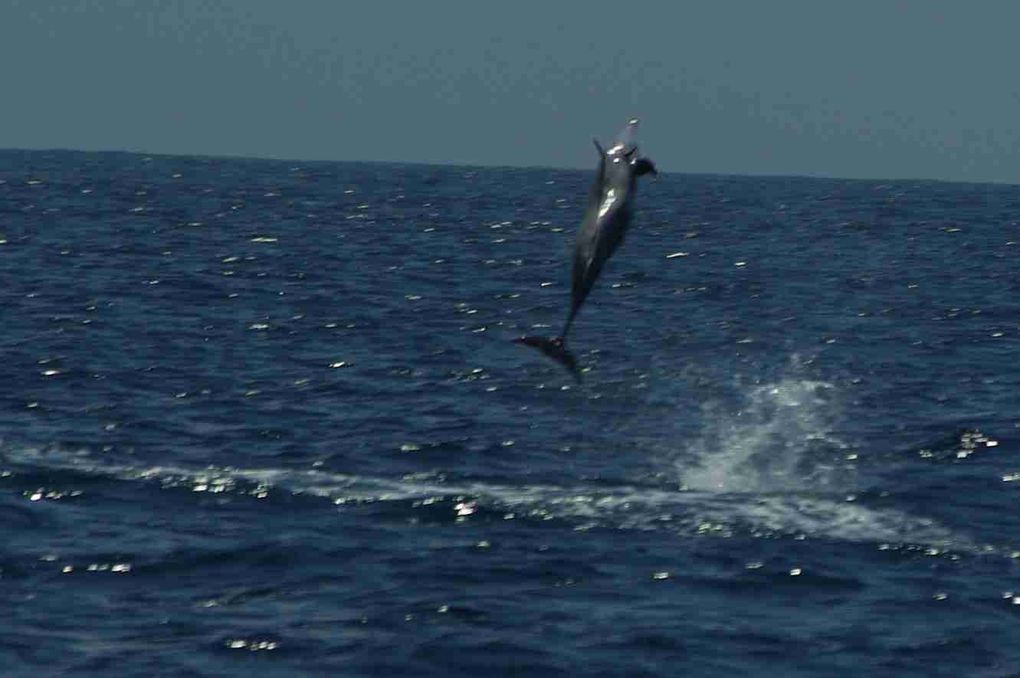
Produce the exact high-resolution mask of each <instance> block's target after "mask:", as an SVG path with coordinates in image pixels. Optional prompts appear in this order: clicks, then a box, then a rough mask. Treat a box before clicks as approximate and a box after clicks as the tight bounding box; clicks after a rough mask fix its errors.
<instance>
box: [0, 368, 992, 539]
mask: <svg viewBox="0 0 1020 678" xmlns="http://www.w3.org/2000/svg"><path fill="white" fill-rule="evenodd" d="M737 391H738V394H739V397H738V398H737V400H736V401H735V402H729V403H723V402H720V401H713V402H708V403H706V404H704V406H703V408H702V409H703V411H702V421H703V425H702V428H701V431H700V434H699V435H697V436H695V437H694V439H693V440H688V441H685V442H683V443H680V444H677V445H675V446H674V445H672V443H671V442H670V441H666V442H665V443H663V444H662V445H661V446H659V449H658V450H656V451H654V452H651V453H650V454H652V455H653V456H655V457H658V458H657V459H656V462H657V463H659V464H661V466H662V467H663V468H664V471H663V472H662V473H660V474H657V477H656V478H655V479H653V480H650V481H649V480H646V479H644V478H642V479H634V480H633V481H629V482H628V481H624V482H621V483H619V484H615V485H613V484H606V483H600V484H598V485H595V484H593V483H592V482H590V481H579V482H578V483H577V484H567V485H553V484H527V485H518V484H514V483H513V482H512V481H511V482H507V483H502V484H501V483H492V482H481V481H472V480H463V479H455V480H450V479H449V478H448V477H447V476H446V475H445V474H443V473H441V472H438V471H432V472H423V473H416V474H408V475H404V476H400V477H373V476H369V475H352V474H344V473H337V472H334V471H331V470H327V469H321V468H311V469H294V468H235V467H229V466H222V467H216V466H208V467H205V468H199V469H195V468H186V467H182V466H168V465H157V466H135V465H131V464H118V463H112V462H110V461H107V460H106V459H99V458H97V457H95V456H94V455H93V454H91V453H89V452H88V451H87V450H83V451H77V452H69V451H66V450H60V449H51V450H39V449H30V448H22V449H18V448H12V447H10V446H6V447H0V458H6V459H7V460H8V461H11V462H15V463H18V464H22V465H30V466H33V467H43V468H58V469H65V470H74V471H77V472H81V473H87V474H91V475H96V474H99V475H103V476H111V477H114V478H117V479H120V480H124V481H132V482H150V483H159V484H160V485H161V486H162V487H163V488H165V489H175V488H176V489H180V488H184V489H189V490H191V491H192V492H195V493H206V492H211V493H227V494H234V495H250V496H254V497H256V498H260V499H262V498H265V497H267V496H269V495H270V494H271V493H273V492H280V491H282V492H287V493H290V494H293V495H304V496H311V497H319V498H322V499H326V500H329V501H331V502H332V503H333V504H335V505H337V506H346V507H351V506H355V505H359V504H372V503H379V502H409V503H410V506H409V507H408V508H407V510H410V511H413V510H415V509H417V508H421V507H423V506H430V507H433V508H435V507H440V508H442V507H443V506H447V507H448V508H449V510H450V511H451V513H452V514H453V515H455V516H457V517H466V516H470V515H472V514H474V513H476V512H477V511H478V510H479V509H489V510H491V511H502V512H503V513H506V514H511V515H513V516H514V517H517V518H528V519H539V520H553V519H557V520H565V521H569V522H570V523H572V524H573V526H574V529H592V528H610V529H634V530H663V531H668V532H672V533H676V534H680V535H686V536H693V535H714V536H723V537H726V536H735V535H744V536H752V537H783V536H796V537H798V538H805V537H811V538H819V539H833V540H845V541H853V542H879V543H897V544H913V545H931V546H937V547H939V548H941V549H945V548H956V549H961V550H967V551H975V552H976V551H982V552H983V551H987V548H986V547H984V546H980V545H977V544H974V543H972V541H971V540H970V539H968V538H967V537H965V536H963V535H961V534H959V533H957V532H955V531H953V530H951V529H949V528H947V527H945V526H943V525H940V524H939V523H938V522H937V521H935V520H932V519H929V518H926V517H923V516H915V515H912V514H910V513H908V512H906V511H903V510H900V509H896V508H891V507H877V508H874V507H869V506H867V505H865V504H864V503H862V501H860V500H859V499H858V497H857V495H856V492H857V487H856V486H857V485H858V483H859V481H858V479H857V477H856V469H855V467H854V466H853V464H852V461H853V460H854V459H855V458H856V453H855V452H854V451H853V448H852V446H851V445H850V444H848V443H846V442H844V441H843V440H841V439H840V437H839V436H838V435H837V434H835V433H833V424H834V422H836V421H837V420H838V418H839V416H840V407H839V397H838V393H837V392H836V388H835V387H834V386H833V385H832V384H829V383H826V382H823V381H818V380H813V379H805V378H800V377H799V376H797V375H794V376H784V377H782V378H780V379H779V380H777V381H776V382H774V383H769V384H756V385H753V386H751V387H748V388H744V389H737ZM663 430H669V427H668V426H664V427H663Z"/></svg>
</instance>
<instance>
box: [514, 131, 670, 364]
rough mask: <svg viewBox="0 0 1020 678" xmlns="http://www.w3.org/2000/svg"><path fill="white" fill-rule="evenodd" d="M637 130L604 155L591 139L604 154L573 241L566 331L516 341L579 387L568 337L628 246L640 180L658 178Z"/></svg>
mask: <svg viewBox="0 0 1020 678" xmlns="http://www.w3.org/2000/svg"><path fill="white" fill-rule="evenodd" d="M637 125H638V121H637V119H633V120H630V121H629V122H628V123H627V125H626V126H625V127H624V128H623V131H622V132H620V134H619V136H618V137H617V138H616V141H615V142H614V143H613V145H612V146H611V147H610V148H609V150H608V151H607V150H603V148H602V145H601V144H599V141H598V139H592V142H593V143H594V144H595V150H597V151H598V154H599V165H598V169H597V170H596V173H595V180H594V181H593V182H592V184H591V189H590V191H589V193H588V206H587V208H586V209H585V213H584V219H583V220H582V221H581V226H580V228H578V229H577V237H576V239H575V241H574V266H573V271H572V274H571V285H570V312H569V313H568V314H567V322H566V324H564V326H563V331H561V332H560V334H559V335H558V336H555V337H541V336H526V337H518V338H516V339H514V340H513V341H514V343H515V344H524V345H525V346H532V347H534V348H537V349H538V350H539V351H541V352H542V353H544V354H545V355H547V356H549V357H550V358H552V359H553V360H556V361H557V362H559V363H560V364H561V365H563V366H564V367H566V368H567V369H568V370H569V371H570V372H571V373H572V374H573V375H574V378H575V379H577V380H579V381H580V378H581V374H580V371H579V370H578V367H577V359H576V358H574V356H573V354H572V353H571V352H570V351H569V350H567V333H568V332H570V327H571V325H573V323H574V317H575V316H576V315H577V312H578V311H579V310H580V309H581V305H582V304H584V300H585V299H586V298H587V297H588V293H589V292H591V289H592V287H593V286H594V285H595V281H596V280H597V279H598V277H599V274H600V273H601V272H602V266H603V265H604V264H605V263H606V260H607V259H609V257H611V256H613V253H614V252H616V250H617V248H619V247H620V244H621V243H622V242H623V236H624V234H625V233H626V232H627V228H628V227H629V226H630V220H631V216H632V213H633V203H634V193H635V188H636V185H637V178H638V177H640V176H642V175H645V174H649V173H651V174H654V175H656V176H657V175H658V171H657V170H656V168H655V164H654V163H653V162H652V161H651V160H649V159H648V158H644V157H641V156H640V155H639V154H638V149H637V141H636V137H637Z"/></svg>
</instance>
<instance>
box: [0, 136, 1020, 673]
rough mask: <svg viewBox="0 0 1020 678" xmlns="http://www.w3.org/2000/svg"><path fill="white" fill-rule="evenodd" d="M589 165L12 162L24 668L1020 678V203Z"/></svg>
mask: <svg viewBox="0 0 1020 678" xmlns="http://www.w3.org/2000/svg"><path fill="white" fill-rule="evenodd" d="M648 151H649V153H650V154H652V156H653V157H654V153H653V152H652V151H653V149H648ZM589 176H590V173H587V172H573V171H559V170H541V169H530V170H525V169H472V168H457V167H424V166H403V165H383V164H379V165H354V164H342V163H314V164H296V163H288V162H268V161H253V160H228V159H209V158H185V157H145V156H141V155H127V154H92V153H89V154H83V153H50V152H14V151H5V152H2V153H0V302H2V303H0V322H2V328H3V329H2V333H0V350H2V353H0V358H2V359H0V384H2V389H0V439H2V442H0V521H2V528H0V529H2V535H3V539H2V546H0V549H2V550H0V603H2V605H3V610H4V614H3V615H2V620H0V666H2V667H3V670H2V671H0V673H2V674H3V675H4V676H41V675H57V674H59V675H105V676H109V675H116V676H153V675H160V676H241V675H249V674H250V672H253V671H255V672H258V675H259V676H262V677H265V678H269V677H275V676H281V677H282V676H304V675H309V676H310V675H351V676H396V675H418V676H451V675H452V676H475V675H480V674H482V675H485V674H488V675H529V676H545V675H564V676H596V675H598V676H620V675H628V676H673V675H697V676H734V675H749V674H752V673H753V674H755V675H768V676H833V675H858V674H862V673H863V674H868V675H896V676H933V675H940V676H942V675H944V676H1007V675H1017V673H1016V672H1017V670H1018V668H1020V512H1018V503H1020V502H1018V500H1020V494H1018V491H1020V454H1018V453H1020V429H1018V426H1020V407H1018V406H1020V365H1018V359H1020V345H1018V341H1017V340H1018V337H1020V275H1018V273H1020V265H1018V256H1020V187H1016V186H988V185H958V184H946V183H931V182H896V183H880V182H868V181H840V180H818V179H790V178H769V179H761V178H747V177H711V176H682V175H667V176H664V177H663V178H662V179H660V180H659V181H658V182H648V183H645V184H643V185H642V187H641V194H640V195H639V196H638V199H639V202H638V205H637V207H638V213H637V217H636V219H635V225H634V228H633V230H632V231H631V233H630V235H629V236H628V241H627V243H626V244H625V245H624V247H623V248H622V249H621V251H620V252H619V253H618V255H617V256H616V258H614V259H613V260H612V262H611V263H610V265H609V266H608V267H607V270H606V272H605V274H604V276H603V278H602V280H601V281H600V283H599V286H598V288H597V289H596V291H595V293H593V295H592V297H591V298H590V300H589V304H588V306H586V307H585V309H584V310H583V311H582V313H581V316H580V318H579V320H578V323H577V324H576V325H575V331H576V333H575V334H574V335H573V337H572V340H571V341H572V346H573V347H574V349H575V350H576V351H577V352H578V356H579V358H580V360H581V361H582V363H583V364H584V365H585V367H586V370H587V371H586V373H585V377H584V381H583V383H582V384H581V385H577V384H575V383H574V382H573V380H572V379H570V377H569V375H568V374H567V373H566V372H565V371H564V370H562V368H560V367H559V366H558V365H556V364H554V363H552V362H551V361H549V360H547V359H544V358H543V357H542V356H540V355H539V354H538V353H537V352H535V351H533V350H530V349H528V348H525V347H521V346H517V345H514V344H512V343H511V342H510V339H511V338H513V337H515V336H517V335H519V334H523V333H530V334H533V333H536V332H539V333H544V332H548V333H550V334H551V333H553V332H554V331H555V330H556V329H557V328H558V327H559V324H560V322H561V321H562V319H563V317H564V314H565V310H566V303H567V294H568V291H567V287H566V280H567V277H568V270H567V260H568V254H569V245H570V242H571V239H572V237H573V231H574V229H575V227H576V225H577V223H578V220H579V217H580V214H581V211H582V201H583V200H584V196H585V193H586V188H587V186H586V184H587V181H588V178H589Z"/></svg>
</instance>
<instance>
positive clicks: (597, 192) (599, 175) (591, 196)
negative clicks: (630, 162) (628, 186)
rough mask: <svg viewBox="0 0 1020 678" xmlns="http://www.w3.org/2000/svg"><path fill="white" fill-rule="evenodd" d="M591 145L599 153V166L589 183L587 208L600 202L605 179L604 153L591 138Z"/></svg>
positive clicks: (598, 144) (597, 142) (596, 140)
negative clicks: (593, 145)
mask: <svg viewBox="0 0 1020 678" xmlns="http://www.w3.org/2000/svg"><path fill="white" fill-rule="evenodd" d="M591 141H592V143H593V144H595V148H596V149H597V150H598V152H599V166H598V169H596V170H595V179H593V180H592V182H591V190H590V191H589V192H588V207H589V208H591V206H592V205H597V204H598V203H600V202H602V182H604V181H605V179H606V152H605V151H604V150H602V145H601V144H600V143H599V140H598V139H595V138H593V139H592V140H591Z"/></svg>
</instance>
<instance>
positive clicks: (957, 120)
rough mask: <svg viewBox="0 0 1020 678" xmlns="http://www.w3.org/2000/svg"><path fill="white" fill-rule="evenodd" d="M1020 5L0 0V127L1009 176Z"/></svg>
mask: <svg viewBox="0 0 1020 678" xmlns="http://www.w3.org/2000/svg"><path fill="white" fill-rule="evenodd" d="M1018 30H1020V3H1018V2H1015V1H1014V0H998V1H996V0H982V1H980V2H964V1H963V0H959V1H953V2H949V1H945V0H886V1H878V0H857V1H855V2H836V1H828V0H769V1H768V2H765V1H759V0H742V1H738V0H711V1H708V0H704V1H699V2H693V1H682V0H679V1H673V2H639V1H637V0H628V1H627V2H623V1H621V2H617V3H609V2H604V1H594V2H592V1H586V2H575V1H568V0H558V1H557V0H545V1H544V2H534V1H532V0H514V1H513V2H500V3H495V2H482V1H476V2H466V1H465V2H459V1H458V2H454V1H446V0H434V1H432V2H417V1H413V0H407V1H402V2H397V1H393V0H364V1H362V2H345V1H343V0H286V1H284V0H272V1H271V0H218V1H211V0H209V1H202V0H191V1H188V0H181V1H179V2H172V1H169V0H167V1H155V0H152V1H148V2H146V1H144V0H139V1H137V2H126V1H123V0H55V1H49V0H0V148H74V149H86V150H98V149H103V150H133V151H145V152H152V153H200V154H212V155H221V154H223V155H245V156H260V157H280V158H293V159H335V160H395V161H410V162H430V163H471V164H486V165H551V166H562V167H590V166H591V165H592V163H593V152H592V149H591V143H590V137H591V136H592V135H599V136H600V137H603V138H605V137H609V136H611V135H612V134H613V133H614V132H615V131H616V130H617V129H618V128H619V127H620V126H621V124H622V123H623V122H624V120H625V119H626V118H627V117H629V116H632V115H638V116H640V117H641V118H642V127H643V130H642V139H641V141H642V149H643V150H644V151H645V152H646V153H647V154H648V155H649V156H651V157H652V158H654V159H655V160H656V162H657V163H658V164H659V166H660V168H662V169H663V170H665V171H671V172H722V173H736V174H744V173H746V174H806V175H821V176H843V177H870V178H885V177H889V178H895V177H924V178H940V179H963V180H977V181H981V180H992V181H1006V182H1013V183H1020V153H1018V150H1020V77H1018V75H1017V73H1018V70H1020V46H1018V45H1020V40H1018V38H1017V31H1018Z"/></svg>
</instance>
